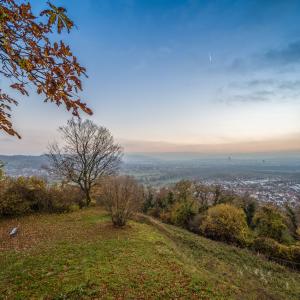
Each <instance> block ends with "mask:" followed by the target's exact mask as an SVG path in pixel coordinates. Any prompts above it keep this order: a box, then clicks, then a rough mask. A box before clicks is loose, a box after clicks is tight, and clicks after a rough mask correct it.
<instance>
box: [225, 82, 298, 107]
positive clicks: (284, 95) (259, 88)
mask: <svg viewBox="0 0 300 300" xmlns="http://www.w3.org/2000/svg"><path fill="white" fill-rule="evenodd" d="M219 93H220V94H223V95H225V96H221V98H223V99H226V102H263V101H272V100H276V99H277V100H278V99H280V100H282V99H287V100H289V101H299V100H300V80H282V79H276V78H260V79H251V80H248V81H235V82H231V83H229V84H228V85H227V87H223V88H222V89H219Z"/></svg>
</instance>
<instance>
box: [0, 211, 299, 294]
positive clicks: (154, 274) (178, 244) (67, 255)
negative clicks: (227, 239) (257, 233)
mask: <svg viewBox="0 0 300 300" xmlns="http://www.w3.org/2000/svg"><path fill="white" fill-rule="evenodd" d="M139 219H140V221H139V222H137V221H131V222H129V224H128V225H127V226H126V227H125V228H124V229H116V228H114V227H113V226H112V225H111V223H110V219H109V217H108V216H107V214H106V213H105V212H104V211H103V210H101V209H100V208H89V209H84V210H81V211H77V212H73V213H69V214H61V215H31V216H27V217H22V218H19V219H10V220H2V221H0V299H174V298H176V299H300V273H297V272H293V271H292V270H290V269H288V268H286V267H283V266H280V265H278V264H276V263H273V262H269V261H267V260H265V259H264V258H262V257H260V256H256V255H254V254H253V253H251V252H249V251H248V250H242V249H238V248H236V247H233V246H228V245H225V244H222V243H218V242H214V241H211V240H208V239H205V238H203V237H200V236H197V235H194V234H192V233H189V232H187V231H185V230H182V229H180V228H176V227H173V226H170V225H165V224H162V223H160V222H158V221H156V220H153V219H151V218H144V217H142V216H141V217H140V218H139ZM16 225H19V226H20V232H19V234H18V235H17V236H16V237H15V238H9V237H8V232H9V230H10V229H11V228H12V227H14V226H16Z"/></svg>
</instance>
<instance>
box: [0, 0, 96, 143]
mask: <svg viewBox="0 0 300 300" xmlns="http://www.w3.org/2000/svg"><path fill="white" fill-rule="evenodd" d="M47 4H48V8H47V9H45V10H43V11H41V12H40V14H39V15H35V14H34V13H33V12H32V7H31V5H30V3H29V2H27V3H21V4H19V3H18V2H17V1H15V0H1V2H0V74H1V75H2V76H4V77H6V78H9V79H10V81H11V84H10V87H11V88H12V89H15V90H17V91H19V92H20V93H21V94H22V95H26V96H28V95H29V93H28V87H29V85H31V86H33V87H34V88H35V90H36V92H37V93H38V94H42V95H43V96H44V101H45V102H53V103H55V104H57V105H58V106H59V105H61V104H64V105H65V106H66V108H67V110H70V111H72V114H73V115H75V116H78V115H79V110H83V111H84V112H86V113H88V114H91V113H92V111H91V110H90V109H89V108H88V107H87V106H86V104H85V103H83V102H82V100H81V98H80V97H79V96H78V91H80V90H82V83H81V80H80V77H81V76H82V75H84V76H86V70H85V68H84V67H82V66H81V65H80V64H79V63H78V61H77V58H76V56H74V55H73V53H72V52H71V49H70V47H69V46H68V45H66V44H65V43H64V42H63V41H61V40H60V41H53V38H54V37H53V36H54V34H55V33H56V32H57V33H58V34H60V33H61V32H62V31H63V30H66V31H67V32H69V31H70V30H71V29H72V28H73V27H74V23H73V22H72V21H71V20H70V19H69V17H68V16H67V14H66V9H65V8H63V7H56V6H55V5H53V4H52V3H50V2H47ZM17 104H18V102H17V100H15V99H14V98H12V97H11V96H9V94H8V93H7V92H6V91H4V90H3V89H0V130H4V131H5V132H6V133H8V134H9V135H12V136H17V137H19V138H20V135H19V133H18V132H17V131H16V130H15V129H14V128H13V124H12V121H11V113H10V111H11V107H12V106H14V105H17Z"/></svg>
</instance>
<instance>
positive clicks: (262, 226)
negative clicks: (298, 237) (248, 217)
mask: <svg viewBox="0 0 300 300" xmlns="http://www.w3.org/2000/svg"><path fill="white" fill-rule="evenodd" d="M253 222H254V225H255V231H256V233H257V234H258V236H260V237H269V238H272V239H274V240H276V241H278V242H287V241H288V240H289V234H288V233H287V225H286V219H285V217H284V216H283V214H282V213H281V212H280V211H279V209H278V208H276V207H274V206H272V205H264V206H262V207H260V209H259V210H258V211H257V213H256V214H255V216H254V220H253Z"/></svg>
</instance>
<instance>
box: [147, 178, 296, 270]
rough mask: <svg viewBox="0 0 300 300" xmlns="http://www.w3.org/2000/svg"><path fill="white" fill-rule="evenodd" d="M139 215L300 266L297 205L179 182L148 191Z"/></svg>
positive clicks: (218, 187) (190, 182)
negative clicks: (282, 205) (271, 201)
mask: <svg viewBox="0 0 300 300" xmlns="http://www.w3.org/2000/svg"><path fill="white" fill-rule="evenodd" d="M143 212H144V213H147V214H149V215H151V216H153V217H156V218H159V219H161V220H162V221H163V222H165V223H169V224H173V225H176V226H180V227H183V228H185V229H187V230H190V231H192V232H194V233H197V234H201V235H203V236H205V237H208V238H211V239H214V240H218V241H222V242H225V243H229V244H234V245H236V246H239V247H246V248H249V249H252V250H254V251H257V252H260V253H263V254H264V255H266V256H267V257H269V258H271V259H274V260H277V261H279V262H281V263H285V264H288V265H291V266H294V267H297V268H300V207H291V206H290V205H288V204H287V205H286V206H285V207H279V206H276V205H275V204H270V203H259V202H258V201H256V200H255V199H253V198H251V197H250V196H249V195H244V196H243V197H241V196H238V195H237V194H235V193H234V192H232V191H225V190H222V188H221V187H220V186H207V185H203V184H201V183H195V182H192V181H188V180H183V181H180V182H178V183H177V184H175V185H174V186H170V187H164V188H161V189H159V190H154V189H152V188H148V191H147V195H146V198H145V202H144V205H143Z"/></svg>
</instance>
